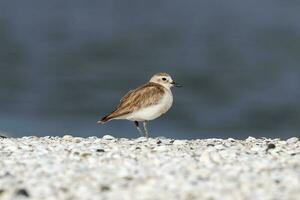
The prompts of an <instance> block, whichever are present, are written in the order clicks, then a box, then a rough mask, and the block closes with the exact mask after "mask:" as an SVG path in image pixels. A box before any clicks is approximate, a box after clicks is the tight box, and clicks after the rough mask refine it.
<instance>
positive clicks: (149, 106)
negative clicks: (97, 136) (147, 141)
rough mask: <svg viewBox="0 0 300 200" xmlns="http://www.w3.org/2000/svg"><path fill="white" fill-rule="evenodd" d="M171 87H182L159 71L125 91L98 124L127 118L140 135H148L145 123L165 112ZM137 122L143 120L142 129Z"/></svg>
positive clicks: (170, 94) (170, 96) (171, 96)
mask: <svg viewBox="0 0 300 200" xmlns="http://www.w3.org/2000/svg"><path fill="white" fill-rule="evenodd" d="M172 87H182V85H180V84H178V83H176V82H175V81H173V79H172V78H171V76H170V75H169V74H168V73H165V72H161V73H157V74H155V75H153V76H152V77H151V79H150V80H149V81H148V82H147V83H145V84H143V85H141V86H139V87H138V88H136V89H133V90H130V91H129V92H127V93H126V94H125V95H124V96H123V97H122V98H121V100H120V103H119V104H118V105H117V107H116V108H115V109H114V110H113V111H112V112H111V113H109V114H108V115H105V116H104V117H103V118H102V119H101V120H99V121H97V123H98V124H104V123H106V122H108V121H111V120H129V121H132V122H134V125H135V127H136V128H137V130H138V132H139V133H140V134H141V136H144V137H147V138H148V137H149V131H148V128H147V123H148V122H149V121H151V120H154V119H156V118H158V117H160V116H161V115H162V114H164V113H166V112H167V111H168V110H169V109H170V108H171V107H172V104H173V94H172V91H171V88H172ZM139 122H143V129H144V130H142V129H141V128H140V126H139Z"/></svg>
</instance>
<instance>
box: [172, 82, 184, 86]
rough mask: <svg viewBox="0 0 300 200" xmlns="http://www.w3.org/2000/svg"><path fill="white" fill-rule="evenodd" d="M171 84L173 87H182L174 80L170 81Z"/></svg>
mask: <svg viewBox="0 0 300 200" xmlns="http://www.w3.org/2000/svg"><path fill="white" fill-rule="evenodd" d="M172 85H173V86H175V87H182V85H180V84H179V83H176V82H175V81H173V82H172Z"/></svg>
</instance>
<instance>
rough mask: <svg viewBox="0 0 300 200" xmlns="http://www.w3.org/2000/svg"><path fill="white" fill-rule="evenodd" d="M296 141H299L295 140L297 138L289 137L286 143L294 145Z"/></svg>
mask: <svg viewBox="0 0 300 200" xmlns="http://www.w3.org/2000/svg"><path fill="white" fill-rule="evenodd" d="M298 141H299V138H297V137H291V138H289V139H288V140H287V141H286V142H287V143H296V142H298Z"/></svg>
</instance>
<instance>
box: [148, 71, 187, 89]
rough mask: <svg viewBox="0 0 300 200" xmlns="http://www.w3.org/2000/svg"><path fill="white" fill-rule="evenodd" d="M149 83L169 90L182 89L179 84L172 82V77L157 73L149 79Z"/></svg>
mask: <svg viewBox="0 0 300 200" xmlns="http://www.w3.org/2000/svg"><path fill="white" fill-rule="evenodd" d="M150 82H153V83H158V84H160V85H162V86H164V87H165V88H168V89H170V88H171V87H173V86H175V87H182V86H181V85H180V84H178V83H176V82H175V81H173V79H172V77H171V76H170V75H169V74H167V73H157V74H155V75H154V76H152V78H151V79H150Z"/></svg>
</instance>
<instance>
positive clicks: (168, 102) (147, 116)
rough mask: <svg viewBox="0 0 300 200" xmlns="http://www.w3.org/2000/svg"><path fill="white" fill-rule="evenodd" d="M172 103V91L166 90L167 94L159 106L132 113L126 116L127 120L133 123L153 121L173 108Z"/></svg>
mask: <svg viewBox="0 0 300 200" xmlns="http://www.w3.org/2000/svg"><path fill="white" fill-rule="evenodd" d="M172 103H173V95H172V92H171V90H165V94H164V96H163V97H162V99H161V100H160V101H159V103H158V104H156V105H153V106H149V107H147V108H142V109H140V110H138V111H136V112H134V113H131V114H129V115H127V116H126V119H128V120H131V121H145V120H147V121H148V120H153V119H155V118H157V117H159V116H161V115H162V114H164V113H166V112H167V111H168V110H169V109H170V108H171V106H172Z"/></svg>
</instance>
